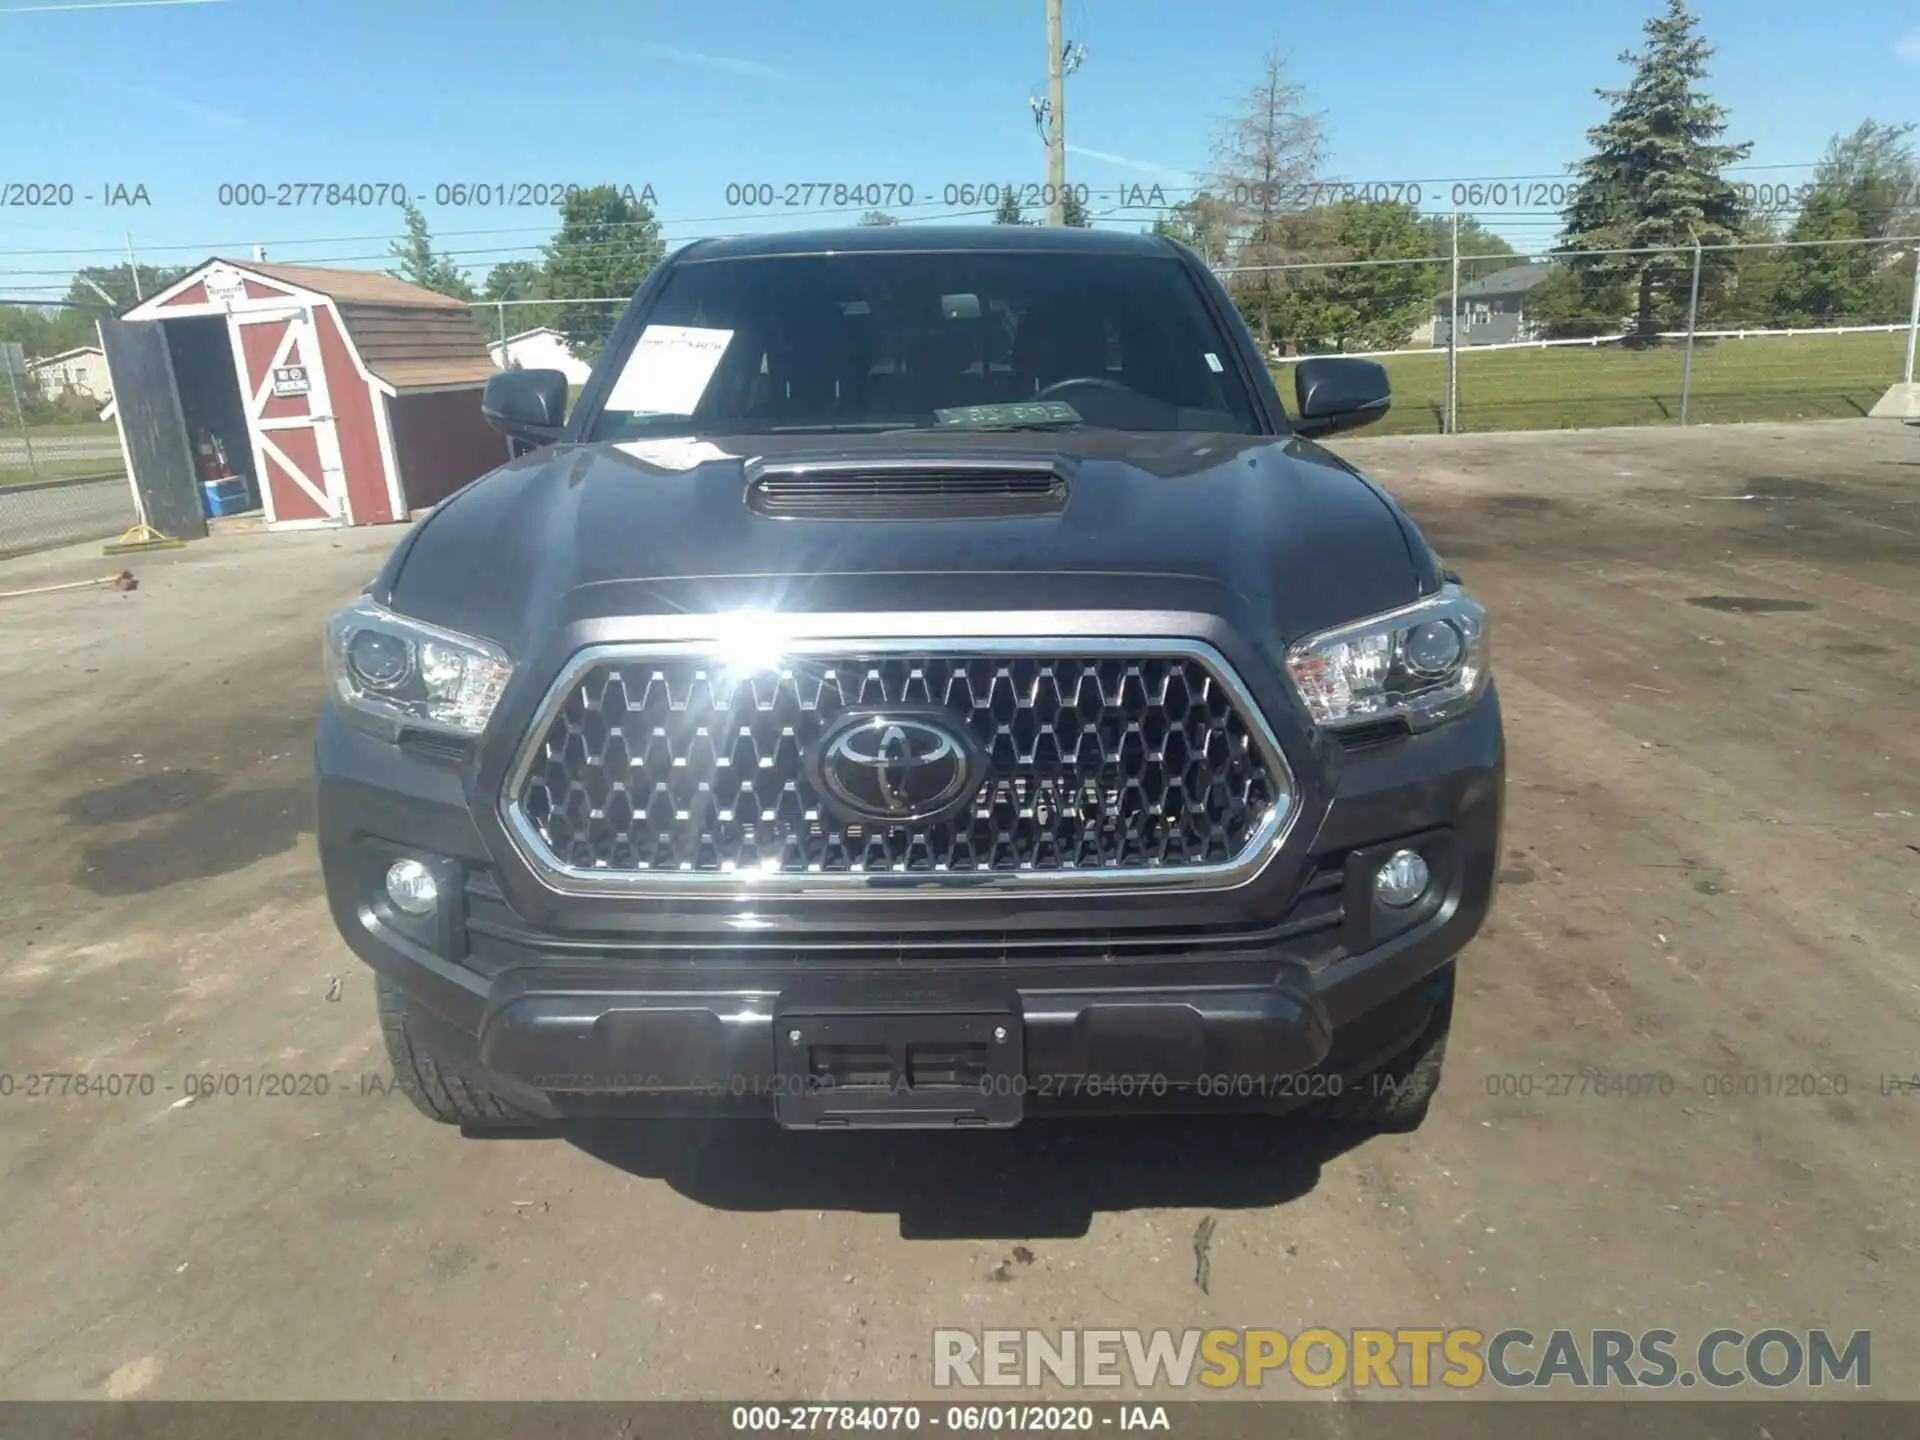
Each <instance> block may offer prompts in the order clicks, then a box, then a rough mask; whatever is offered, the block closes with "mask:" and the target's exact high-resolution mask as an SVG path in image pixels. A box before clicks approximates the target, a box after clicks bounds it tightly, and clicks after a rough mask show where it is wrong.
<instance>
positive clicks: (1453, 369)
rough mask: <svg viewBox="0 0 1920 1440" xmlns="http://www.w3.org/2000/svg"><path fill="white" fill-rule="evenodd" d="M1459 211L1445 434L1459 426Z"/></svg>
mask: <svg viewBox="0 0 1920 1440" xmlns="http://www.w3.org/2000/svg"><path fill="white" fill-rule="evenodd" d="M1459 389H1460V212H1459V211H1458V210H1455V211H1454V212H1453V281H1452V283H1451V285H1450V286H1449V289H1448V294H1447V418H1446V429H1447V434H1449V435H1451V434H1453V433H1454V432H1455V431H1456V430H1458V429H1459V428H1460V411H1459V406H1458V404H1457V400H1458V396H1459Z"/></svg>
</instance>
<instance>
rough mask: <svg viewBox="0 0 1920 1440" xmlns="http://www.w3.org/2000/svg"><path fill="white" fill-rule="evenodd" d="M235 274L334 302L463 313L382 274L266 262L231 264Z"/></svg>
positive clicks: (445, 298)
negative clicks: (310, 292)
mask: <svg viewBox="0 0 1920 1440" xmlns="http://www.w3.org/2000/svg"><path fill="white" fill-rule="evenodd" d="M225 263H227V264H228V265H231V266H232V267H233V268H234V269H236V270H251V271H252V272H253V273H254V274H256V275H263V276H265V277H266V278H267V279H269V280H284V281H286V283H287V284H289V285H298V286H299V287H300V288H301V289H302V290H318V291H319V292H320V293H321V294H322V295H331V296H332V297H333V298H334V299H335V300H356V301H362V302H364V303H366V304H369V305H408V306H413V305H424V306H430V307H433V308H435V309H440V310H445V309H449V308H451V309H455V310H464V309H465V308H466V306H465V305H463V304H462V303H461V302H460V301H458V300H456V299H454V298H453V297H452V296H451V295H442V294H439V293H438V292H436V291H433V290H427V289H424V288H422V287H421V286H419V285H414V284H411V283H409V282H408V281H405V280H402V279H400V278H399V277H398V276H397V275H388V274H385V273H383V272H382V271H379V270H340V269H334V268H332V267H330V266H323V265H269V264H268V263H267V262H266V261H264V260H228V261H226V262H225Z"/></svg>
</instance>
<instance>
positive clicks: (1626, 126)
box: [1558, 0, 1753, 339]
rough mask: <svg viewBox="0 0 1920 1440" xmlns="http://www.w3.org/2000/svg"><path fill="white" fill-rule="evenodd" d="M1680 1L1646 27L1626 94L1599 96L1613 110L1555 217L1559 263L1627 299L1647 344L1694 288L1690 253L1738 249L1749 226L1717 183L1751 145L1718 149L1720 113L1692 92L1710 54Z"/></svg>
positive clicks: (1710, 263)
mask: <svg viewBox="0 0 1920 1440" xmlns="http://www.w3.org/2000/svg"><path fill="white" fill-rule="evenodd" d="M1697 24H1698V21H1697V19H1696V17H1695V16H1694V15H1693V13H1692V12H1691V11H1690V10H1688V9H1687V3H1686V0H1668V3H1667V12H1666V14H1665V15H1660V16H1656V17H1654V18H1653V19H1651V20H1649V21H1647V22H1646V25H1645V27H1644V28H1645V31H1646V36H1647V42H1646V47H1645V48H1644V49H1643V50H1641V51H1640V52H1639V53H1638V54H1635V53H1633V52H1632V51H1628V52H1626V53H1624V54H1622V55H1621V56H1620V61H1621V63H1622V64H1625V65H1631V66H1632V67H1633V79H1632V81H1631V83H1629V84H1628V86H1627V88H1626V89H1624V90H1600V91H1597V92H1596V93H1597V94H1598V95H1599V96H1600V98H1601V99H1603V100H1605V101H1606V102H1607V103H1608V104H1609V105H1610V106H1611V107H1612V108H1611V112H1610V113H1609V114H1608V116H1607V118H1606V120H1605V121H1604V122H1603V123H1601V124H1599V125H1596V126H1595V127H1593V128H1592V129H1591V130H1589V131H1588V132H1587V138H1588V139H1589V140H1590V141H1591V142H1592V144H1593V153H1592V154H1591V155H1589V156H1588V157H1587V158H1586V159H1585V160H1583V161H1581V162H1580V164H1579V165H1578V166H1577V167H1576V173H1577V174H1578V175H1579V177H1580V178H1579V182H1578V184H1577V185H1576V187H1575V190H1574V195H1573V198H1572V200H1571V202H1570V203H1569V204H1568V206H1567V209H1566V211H1565V213H1564V215H1563V217H1562V220H1563V227H1564V230H1563V234H1562V236H1561V243H1560V247H1559V250H1558V253H1559V254H1561V255H1562V256H1564V257H1566V258H1567V259H1568V261H1569V264H1570V267H1571V270H1572V273H1573V275H1574V277H1575V278H1576V280H1577V281H1578V282H1579V283H1580V284H1581V286H1582V287H1583V288H1585V289H1587V290H1589V291H1593V292H1604V291H1606V290H1608V289H1610V288H1612V287H1614V286H1618V285H1620V284H1622V283H1624V284H1626V285H1628V286H1629V287H1630V289H1631V292H1632V296H1633V300H1632V304H1633V310H1634V316H1635V321H1634V327H1635V331H1636V333H1637V334H1638V335H1639V336H1640V337H1641V338H1643V339H1646V338H1649V337H1651V336H1652V335H1653V334H1654V333H1655V332H1656V331H1657V330H1658V329H1659V328H1660V322H1661V319H1662V318H1663V317H1664V318H1667V319H1677V318H1678V313H1679V312H1681V311H1683V310H1684V308H1685V306H1686V303H1687V294H1688V289H1689V286H1690V284H1691V281H1692V274H1693V256H1692V254H1691V248H1692V246H1693V244H1694V242H1695V241H1696V240H1697V241H1698V242H1699V243H1700V244H1702V245H1720V244H1727V243H1730V242H1732V241H1735V240H1737V239H1738V238H1739V236H1740V232H1741V229H1742V227H1743V225H1744V223H1745V220H1746V211H1745V207H1744V206H1743V204H1742V202H1741V198H1740V195H1739V192H1738V191H1736V190H1735V189H1734V187H1733V185H1732V184H1731V183H1729V182H1728V181H1727V180H1726V178H1725V177H1724V176H1723V175H1722V173H1721V172H1722V171H1723V170H1725V169H1726V167H1727V166H1729V165H1731V164H1733V163H1734V162H1735V161H1737V160H1743V159H1745V158H1746V156H1747V154H1748V153H1749V152H1750V151H1751V150H1752V148H1753V147H1752V143H1751V142H1743V143H1741V144H1737V145H1727V144H1721V143H1720V136H1721V135H1722V134H1724V133H1725V131H1726V128H1727V112H1726V110H1725V108H1724V107H1723V106H1720V105H1717V104H1715V103H1713V101H1712V100H1710V99H1709V98H1708V97H1707V95H1706V94H1705V93H1704V92H1703V91H1702V90H1701V89H1700V88H1699V82H1700V81H1701V80H1702V79H1704V78H1705V75H1706V64H1707V60H1708V59H1709V58H1710V57H1711V56H1712V54H1713V47H1711V46H1710V45H1708V44H1707V42H1706V41H1705V40H1704V39H1702V38H1701V37H1700V36H1699V35H1698V34H1696V33H1695V26H1696V25H1697ZM1656 246H1658V247H1671V250H1670V252H1669V253H1665V254H1651V255H1595V254H1591V253H1589V252H1592V251H1598V250H1615V249H1648V248H1652V247H1656ZM1733 254H1734V252H1732V251H1719V252H1708V253H1707V254H1706V255H1704V256H1703V257H1702V275H1701V284H1702V287H1703V288H1704V289H1717V288H1718V287H1719V285H1720V283H1721V282H1723V281H1724V279H1725V276H1726V274H1727V272H1729V271H1730V270H1731V269H1732V267H1733V260H1732V255H1733Z"/></svg>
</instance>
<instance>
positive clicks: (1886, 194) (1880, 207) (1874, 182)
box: [1813, 120, 1920, 237]
mask: <svg viewBox="0 0 1920 1440" xmlns="http://www.w3.org/2000/svg"><path fill="white" fill-rule="evenodd" d="M1916 128H1920V127H1916V126H1915V125H1914V124H1913V123H1912V122H1911V121H1909V122H1907V123H1906V124H1902V125H1882V124H1881V123H1880V122H1879V121H1877V120H1863V121H1861V122H1860V124H1859V126H1858V127H1857V128H1856V129H1855V130H1854V131H1853V133H1852V134H1851V135H1836V136H1834V137H1833V138H1832V139H1831V140H1829V141H1828V142H1827V151H1826V154H1825V155H1824V156H1822V157H1821V160H1820V163H1819V164H1818V165H1817V166H1815V167H1814V171H1813V186H1814V191H1815V193H1816V194H1832V195H1835V196H1838V197H1839V198H1840V199H1841V200H1842V201H1843V202H1844V203H1845V205H1846V208H1847V209H1849V210H1851V211H1853V213H1854V216H1855V218H1856V219H1857V220H1858V222H1859V229H1860V233H1861V234H1862V235H1863V236H1868V237H1872V236H1879V235H1911V234H1913V233H1914V227H1915V226H1916V225H1917V224H1920V156H1916V155H1915V154H1914V145H1913V139H1912V136H1913V132H1914V130H1915V129H1916Z"/></svg>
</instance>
